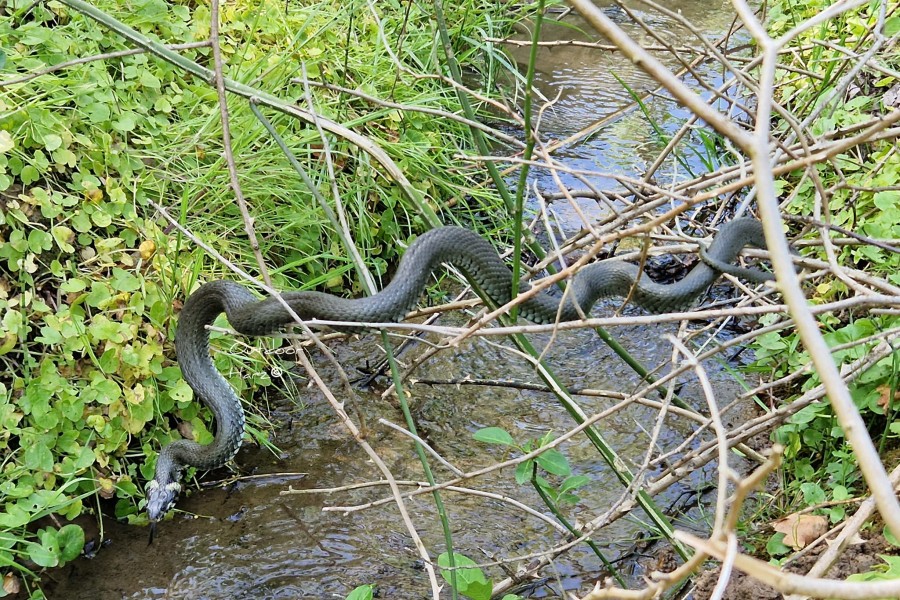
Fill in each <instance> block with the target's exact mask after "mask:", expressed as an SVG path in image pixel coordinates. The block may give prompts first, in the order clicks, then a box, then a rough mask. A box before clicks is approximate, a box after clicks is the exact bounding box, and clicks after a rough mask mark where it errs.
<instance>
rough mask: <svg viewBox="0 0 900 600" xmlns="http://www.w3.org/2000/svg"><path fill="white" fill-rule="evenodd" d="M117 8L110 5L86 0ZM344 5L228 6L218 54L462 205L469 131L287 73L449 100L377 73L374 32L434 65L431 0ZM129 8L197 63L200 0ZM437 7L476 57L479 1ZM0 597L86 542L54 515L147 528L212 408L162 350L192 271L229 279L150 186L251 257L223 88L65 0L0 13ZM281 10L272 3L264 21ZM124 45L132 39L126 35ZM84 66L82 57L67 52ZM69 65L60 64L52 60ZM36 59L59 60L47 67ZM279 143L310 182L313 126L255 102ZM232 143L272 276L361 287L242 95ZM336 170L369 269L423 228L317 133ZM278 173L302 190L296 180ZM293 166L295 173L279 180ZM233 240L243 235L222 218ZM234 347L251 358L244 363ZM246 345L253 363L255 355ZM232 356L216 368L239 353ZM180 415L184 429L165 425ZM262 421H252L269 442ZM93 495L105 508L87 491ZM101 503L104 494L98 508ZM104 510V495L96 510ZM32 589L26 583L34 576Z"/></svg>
mask: <svg viewBox="0 0 900 600" xmlns="http://www.w3.org/2000/svg"><path fill="white" fill-rule="evenodd" d="M97 6H98V7H99V8H101V9H103V10H109V11H111V12H113V13H115V12H116V9H117V8H119V4H118V3H116V2H107V3H97ZM335 7H336V5H335V3H332V2H322V3H315V2H312V3H305V4H304V5H303V6H294V7H291V9H290V10H287V11H285V8H284V3H282V2H274V1H273V2H262V3H259V2H246V3H237V4H229V6H228V7H226V8H224V9H223V14H222V19H221V23H222V26H221V32H220V36H221V38H220V39H221V47H222V51H223V55H224V60H225V61H226V63H227V64H228V68H227V72H226V75H227V76H228V77H229V78H232V79H236V80H239V81H243V82H248V83H254V82H255V83H257V84H259V85H260V86H261V88H262V89H264V90H268V91H277V92H278V93H279V94H281V95H283V96H284V97H285V98H286V99H295V100H298V102H299V103H300V104H301V105H302V104H303V103H304V97H305V96H307V95H309V97H315V102H316V104H317V110H318V111H320V113H321V114H323V115H324V114H326V113H328V114H330V115H331V116H334V117H336V118H339V119H342V120H345V121H346V122H349V123H351V124H352V125H353V126H354V127H355V128H356V129H357V130H358V131H364V132H365V133H366V135H368V136H371V138H372V139H377V140H379V143H380V144H381V147H382V148H384V149H385V151H386V152H387V153H388V155H389V156H393V157H394V158H395V160H396V161H397V164H398V166H399V167H400V168H402V170H403V173H404V174H405V176H406V177H407V178H408V180H409V181H410V185H412V186H415V187H416V189H417V190H419V191H420V193H421V194H422V197H423V198H425V197H427V198H428V199H429V200H428V201H429V202H431V203H433V204H434V205H435V207H437V206H439V205H441V204H443V203H445V202H447V201H450V200H455V199H459V197H460V196H461V193H460V190H462V189H464V188H466V187H471V185H470V184H468V183H466V182H467V181H469V179H470V176H471V175H470V174H469V173H467V172H466V170H465V169H461V168H458V167H456V166H455V165H454V161H453V158H452V155H453V153H454V152H457V151H462V150H463V149H464V148H465V147H466V145H467V142H466V139H465V136H464V135H463V132H464V129H463V126H462V125H460V124H459V123H454V122H453V121H436V120H435V119H433V118H432V117H431V116H429V115H426V114H422V113H418V112H411V113H408V114H405V115H403V116H401V115H400V113H399V112H398V111H397V110H396V109H394V108H389V107H379V106H375V107H374V108H373V106H372V105H371V103H370V102H368V101H366V100H365V98H358V97H349V98H348V97H346V96H343V95H342V94H341V93H340V92H337V91H333V90H327V89H316V90H313V91H309V92H307V91H306V90H304V87H303V86H302V85H300V84H297V83H293V82H292V81H291V78H292V77H294V76H296V75H298V74H299V73H300V71H299V65H301V64H302V65H303V66H304V68H305V69H306V71H307V73H308V74H310V75H314V76H316V77H317V80H318V81H320V82H322V83H325V84H334V85H349V86H351V87H352V88H356V89H359V90H362V91H365V92H367V93H371V94H376V95H378V96H388V95H391V97H392V98H393V99H394V100H395V101H396V102H398V103H404V102H408V103H411V104H413V105H422V106H427V107H428V108H429V109H431V110H433V111H442V110H445V109H446V110H450V111H453V110H454V109H455V107H456V106H457V101H456V99H455V96H454V94H453V92H452V90H450V89H448V87H447V86H446V85H445V84H443V83H442V82H440V81H439V80H435V79H433V78H428V77H417V76H415V74H414V73H413V74H411V75H410V76H409V77H406V78H403V79H397V78H396V77H395V76H394V74H393V71H391V70H389V69H386V68H385V64H387V63H390V60H391V59H390V56H389V54H388V52H387V50H388V49H389V48H386V47H385V46H384V44H383V42H382V40H381V39H380V37H379V36H380V35H382V34H384V32H385V31H390V32H392V33H394V34H395V35H396V36H397V37H396V38H395V39H400V40H402V51H403V52H404V53H406V54H407V56H408V58H409V59H410V62H411V63H412V64H414V65H416V64H418V65H419V66H421V67H422V69H423V71H426V72H427V71H428V63H429V61H431V60H433V57H431V56H430V53H431V52H432V40H431V38H430V36H429V35H428V28H423V27H421V24H422V23H423V20H424V19H427V17H426V16H423V15H422V14H421V13H420V12H416V13H414V14H409V13H408V11H407V10H406V9H405V8H404V7H402V6H401V5H400V4H390V5H385V6H383V7H382V8H381V10H380V11H379V12H378V13H376V16H377V17H379V18H381V19H382V22H380V23H378V22H376V21H375V20H374V19H375V17H373V16H371V15H369V16H365V15H364V16H360V15H354V13H353V11H350V10H349V9H346V10H341V9H339V10H337V11H336V10H334V9H335ZM130 8H131V12H130V17H131V18H130V20H129V22H130V25H131V26H132V27H134V28H135V29H136V30H137V31H138V32H140V33H141V34H143V35H146V36H150V37H151V38H153V39H157V40H161V41H164V42H165V43H166V44H170V45H175V46H176V47H178V48H179V51H181V52H183V55H184V56H185V57H187V58H189V59H192V60H196V61H200V62H207V61H210V60H211V56H212V55H211V50H210V48H209V47H208V45H207V46H205V47H200V46H202V45H203V41H204V40H206V39H207V37H208V36H209V33H210V7H209V6H208V5H205V4H203V3H194V2H183V3H165V2H161V1H158V0H146V1H144V0H139V1H138V2H134V3H131V4H130ZM467 8H470V7H460V8H459V11H460V12H459V13H457V12H456V9H451V13H450V14H451V15H452V17H453V18H454V20H455V22H458V23H459V28H458V30H457V31H456V33H457V36H458V38H459V39H460V42H459V44H458V45H459V49H460V51H461V54H462V56H461V58H460V60H461V61H462V62H463V63H464V64H472V65H477V66H478V67H479V68H482V67H483V64H484V62H485V60H487V59H490V56H489V55H486V54H485V53H482V52H479V51H478V49H477V48H469V47H468V46H467V45H466V42H465V40H464V39H463V37H462V36H463V35H464V34H466V33H467V32H468V31H469V30H474V29H476V28H482V27H498V28H500V29H497V33H500V32H502V27H503V26H504V25H503V20H502V19H499V20H497V21H496V22H494V23H485V21H484V18H485V17H486V16H487V15H488V14H489V13H486V12H484V11H472V12H470V13H467V12H466V9H467ZM0 15H2V18H0V39H2V42H0V52H2V54H0V58H2V63H0V194H2V195H0V242H2V243H0V263H2V266H0V315H2V332H3V335H2V339H0V360H2V361H3V368H2V376H0V447H2V448H3V451H4V452H3V457H4V458H3V460H2V469H0V507H2V511H0V569H2V572H3V575H4V577H6V578H7V579H6V582H5V583H6V585H5V587H4V590H3V591H0V594H4V593H9V592H10V591H11V590H13V589H17V588H20V587H21V588H30V587H31V586H32V585H33V583H34V578H35V577H36V576H38V575H39V574H40V572H41V570H42V569H44V568H49V567H55V566H58V565H61V564H63V563H65V562H68V561H70V560H72V559H73V558H75V557H76V556H78V554H79V553H80V551H81V547H82V545H83V542H84V535H83V532H82V530H81V527H80V526H79V525H78V524H77V523H78V522H77V521H76V523H75V524H73V523H69V521H70V520H72V519H76V517H79V516H83V515H93V516H94V517H95V518H97V519H100V518H101V515H102V514H103V513H106V516H107V517H109V516H114V517H116V518H120V519H128V520H130V521H132V522H137V523H139V522H140V521H141V520H142V519H143V518H144V517H143V516H142V513H141V511H140V501H141V498H142V492H141V491H139V483H141V482H143V481H145V480H146V479H147V478H149V477H150V476H152V472H153V467H154V457H155V455H156V452H157V451H158V449H159V447H160V446H161V445H162V444H165V443H167V442H168V441H170V440H171V439H174V438H177V437H180V436H182V435H190V436H192V437H193V438H194V439H196V440H198V441H200V442H208V441H209V440H210V439H211V433H210V430H209V424H210V420H209V419H210V418H209V414H208V412H207V411H205V410H204V409H202V408H201V407H200V406H199V405H198V403H196V402H194V401H193V398H192V393H191V390H190V389H189V388H188V387H187V385H186V384H185V383H184V382H183V380H182V379H181V376H180V371H179V369H178V367H177V365H176V364H174V363H173V360H172V358H173V354H172V342H171V340H172V338H173V335H172V334H173V331H174V330H173V326H174V322H175V321H174V316H175V314H176V311H177V308H178V307H179V306H180V301H181V299H183V298H184V297H185V295H186V293H187V292H188V291H189V290H190V289H191V287H192V286H194V285H195V284H196V283H197V282H198V280H199V279H200V278H201V277H202V278H204V279H205V278H211V277H214V276H215V273H216V272H217V271H218V272H221V271H220V267H216V266H215V265H214V263H212V262H210V261H209V260H208V258H207V257H206V255H205V254H204V253H203V251H202V250H200V249H199V248H198V247H197V246H196V245H195V244H193V243H192V242H189V241H186V240H185V239H184V238H181V237H180V236H178V235H173V234H172V232H171V231H170V230H166V229H165V227H166V223H165V222H164V221H162V220H161V219H160V217H159V215H158V213H156V211H155V210H154V209H153V208H152V206H151V205H150V204H149V201H151V200H153V201H160V200H162V202H163V203H164V204H165V205H167V206H174V207H175V210H176V212H180V216H181V222H182V223H184V224H185V225H187V226H188V227H190V229H191V231H193V232H195V233H196V234H197V235H198V236H199V238H200V239H202V240H205V241H208V242H211V243H214V244H215V246H216V249H217V250H218V251H219V252H220V253H221V255H222V256H224V257H227V258H228V259H230V260H233V261H235V262H238V263H243V262H244V261H245V260H246V259H247V258H248V257H249V256H250V253H249V251H248V249H247V246H246V245H245V244H244V242H242V241H240V240H238V239H237V238H236V234H238V233H239V232H240V231H241V230H242V228H243V223H242V219H241V215H240V212H239V211H238V210H237V209H236V207H235V205H234V203H233V201H232V199H231V197H230V196H229V194H227V193H226V190H227V189H228V173H227V169H224V168H223V165H224V157H223V146H222V137H221V124H220V122H219V120H218V107H217V104H216V95H215V90H214V88H211V87H210V86H209V85H208V83H207V82H204V81H200V80H198V79H196V78H192V77H190V76H186V74H185V73H184V71H182V70H181V69H179V68H177V67H176V66H174V65H172V64H169V63H166V62H165V61H161V60H158V59H156V58H154V57H152V56H150V55H147V54H146V53H141V52H135V51H134V50H135V46H134V45H132V44H130V43H128V42H127V41H125V40H123V39H122V38H121V37H118V36H116V35H113V34H111V33H110V31H109V30H108V29H106V28H105V27H104V26H102V25H101V24H99V23H97V22H95V21H92V20H90V19H88V18H85V17H84V16H83V15H81V14H79V13H78V12H76V11H73V10H71V9H70V8H69V7H66V6H64V5H62V4H59V3H56V2H50V3H31V2H9V3H4V5H3V6H2V7H0ZM276 15H277V18H275V16H276ZM138 50H139V49H138ZM84 59H91V60H90V61H89V62H83V63H82V64H74V65H66V64H65V63H67V62H70V61H80V60H84ZM59 67H62V68H59ZM46 71H51V72H49V73H48V72H46ZM270 118H271V119H272V120H273V122H274V123H275V125H276V126H278V127H279V128H280V130H281V135H282V136H283V138H284V139H286V140H288V144H289V145H290V147H291V148H292V150H293V152H294V153H295V154H296V155H298V156H301V157H303V158H304V160H305V161H308V162H309V164H310V165H311V166H310V167H308V168H310V169H313V171H314V173H316V175H315V176H316V177H319V178H321V177H323V172H324V164H323V162H322V161H318V162H317V160H316V158H317V155H318V154H320V153H321V146H319V147H318V148H316V145H315V144H314V143H313V142H312V141H311V140H312V139H313V138H315V137H317V134H316V133H315V129H314V128H313V129H312V130H310V129H309V128H307V127H304V126H300V125H298V124H296V123H295V122H293V120H290V119H285V118H281V119H279V118H278V116H277V113H276V114H275V115H270ZM231 126H232V127H233V128H234V129H235V130H245V131H246V130H254V131H256V132H257V135H243V136H239V137H236V138H235V139H236V144H235V148H234V151H235V152H236V153H240V154H242V155H243V156H244V157H245V159H246V161H245V163H244V164H245V165H246V166H247V167H248V168H247V171H246V172H245V177H244V178H243V181H242V184H243V190H244V193H245V194H246V195H247V196H248V197H249V198H252V199H253V206H254V210H255V217H256V219H257V223H258V224H257V228H256V233H257V236H258V237H257V239H259V240H260V241H261V252H262V253H263V254H265V255H266V257H267V261H268V263H269V264H270V265H272V266H273V267H275V268H273V269H272V270H271V271H270V276H271V281H272V282H273V284H274V285H276V286H278V287H279V288H294V289H299V288H302V287H318V288H324V289H330V290H335V291H339V290H341V289H345V288H347V289H350V290H351V291H356V292H358V289H354V285H353V283H352V282H353V280H354V278H353V277H352V276H351V275H352V273H351V271H352V266H351V263H350V260H349V259H348V257H347V255H346V253H345V252H343V251H342V250H341V249H340V248H339V247H337V246H335V243H334V241H333V239H332V237H333V235H334V234H333V231H329V226H328V225H327V221H326V219H325V216H324V215H323V213H322V212H321V210H320V209H317V208H316V206H315V203H314V201H313V199H312V196H311V194H310V192H309V190H308V189H306V188H305V187H303V185H302V182H301V181H300V180H299V179H298V178H297V177H296V174H295V173H294V171H293V169H292V167H291V166H290V163H289V162H288V159H287V158H286V157H285V155H284V154H283V153H282V152H281V151H280V150H279V149H278V147H277V145H276V144H275V142H274V141H273V140H272V139H271V138H268V137H266V138H265V141H263V140H262V139H260V138H261V137H262V136H263V134H264V132H265V129H264V127H263V125H262V124H261V123H260V122H259V121H258V120H257V119H256V118H255V117H254V116H253V114H252V112H251V110H250V108H249V107H248V106H247V105H246V104H243V105H242V106H235V107H234V108H233V110H232V113H231ZM331 152H332V153H333V156H334V157H335V161H336V162H337V163H338V168H337V169H336V170H337V176H336V177H335V179H334V181H335V185H336V186H337V189H338V190H339V192H340V194H341V197H342V198H343V199H344V201H345V203H346V205H347V210H348V211H349V212H350V213H352V214H353V215H355V216H354V218H353V220H352V227H353V235H354V238H355V239H356V240H358V242H359V243H360V244H361V246H362V247H363V249H364V251H365V255H366V260H367V265H369V267H370V268H371V269H372V271H373V272H374V273H375V274H376V276H380V275H383V274H384V273H385V270H386V267H387V264H388V263H389V262H390V261H393V260H395V259H396V257H397V252H398V249H399V246H398V245H397V244H396V243H395V240H397V239H401V240H402V239H406V238H407V237H408V236H410V235H411V233H412V232H413V231H416V230H421V228H422V226H423V221H422V217H421V216H420V215H419V214H417V213H416V211H415V209H414V208H412V207H411V203H410V201H409V199H408V198H405V197H404V196H403V194H402V192H400V191H398V189H396V188H392V187H391V186H385V185H382V184H380V183H379V182H378V176H377V174H376V172H375V170H374V169H370V168H369V166H368V163H367V162H366V159H365V155H361V154H362V153H360V152H358V151H357V149H356V148H355V147H352V146H350V145H349V144H343V145H341V144H337V145H336V146H335V147H333V148H332V149H331ZM291 181H293V182H294V183H293V184H291V183H288V182H291ZM285 183H287V185H285ZM467 201H468V203H467V204H466V206H467V207H469V209H470V210H473V211H477V210H480V207H481V205H482V204H481V203H482V202H484V203H485V205H490V203H491V201H492V200H491V194H490V193H489V192H486V191H485V192H478V191H475V192H470V193H468V194H467ZM233 234H235V235H233ZM236 360H238V361H239V362H240V361H243V360H246V359H244V358H237V359H236ZM250 360H255V361H260V360H263V359H261V358H260V355H257V356H256V358H251V359H250ZM234 361H235V358H234V357H232V356H231V354H230V353H223V354H221V355H220V356H219V357H218V358H217V363H218V365H219V366H220V367H221V368H223V369H225V371H226V373H227V372H229V371H230V370H231V365H232V363H233V362H234ZM249 372H252V373H255V375H254V376H252V377H251V378H249V379H247V378H245V377H243V376H241V375H240V374H239V371H232V376H230V377H229V380H230V382H231V384H232V385H233V386H235V387H236V389H238V390H239V391H240V392H244V393H245V397H248V396H249V394H248V393H247V392H248V391H249V390H250V389H251V388H255V387H257V386H260V385H266V384H268V383H269V381H268V375H267V372H268V371H267V369H264V368H263V369H259V368H254V369H250V371H249ZM176 424H177V425H178V427H177V428H176V427H175V425H176ZM266 428H267V425H266V423H265V421H264V420H263V418H262V417H251V427H250V431H251V432H253V435H254V436H255V437H257V438H258V441H261V442H265V439H266V433H265V430H266ZM101 499H102V501H105V503H103V504H102V503H101ZM110 500H115V508H114V511H110V509H109V504H108V502H109V501H110ZM104 507H105V508H104ZM34 596H35V597H38V596H40V591H39V590H34Z"/></svg>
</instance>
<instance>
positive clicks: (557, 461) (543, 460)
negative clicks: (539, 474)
mask: <svg viewBox="0 0 900 600" xmlns="http://www.w3.org/2000/svg"><path fill="white" fill-rule="evenodd" d="M535 460H537V463H538V464H539V465H540V466H541V468H542V469H544V470H545V471H547V472H548V473H553V474H554V475H559V476H561V477H566V476H568V475H570V474H571V473H572V470H571V469H570V468H569V461H568V460H566V457H565V456H563V454H562V452H560V451H559V450H557V449H556V448H550V449H549V450H547V451H545V452H543V453H542V454H539V455H538V456H537V458H536V459H535Z"/></svg>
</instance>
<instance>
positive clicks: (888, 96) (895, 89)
mask: <svg viewBox="0 0 900 600" xmlns="http://www.w3.org/2000/svg"><path fill="white" fill-rule="evenodd" d="M883 100H884V107H885V108H900V83H896V84H894V85H893V86H892V87H891V89H889V90H888V91H886V92H885V93H884V96H883Z"/></svg>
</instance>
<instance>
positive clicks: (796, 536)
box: [775, 513, 828, 550]
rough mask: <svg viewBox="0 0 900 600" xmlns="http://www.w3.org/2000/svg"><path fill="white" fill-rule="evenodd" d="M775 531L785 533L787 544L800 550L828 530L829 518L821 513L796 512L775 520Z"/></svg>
mask: <svg viewBox="0 0 900 600" xmlns="http://www.w3.org/2000/svg"><path fill="white" fill-rule="evenodd" d="M775 531H777V532H779V533H783V534H784V543H785V544H786V545H788V546H790V547H791V548H793V549H794V550H800V549H801V548H805V547H806V545H807V544H809V543H810V542H812V541H813V540H814V539H816V538H817V537H819V536H821V535H822V534H824V533H825V532H826V531H828V519H826V518H825V517H820V516H819V515H801V514H799V513H794V514H792V515H788V516H786V517H784V518H783V519H779V520H777V521H775Z"/></svg>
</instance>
